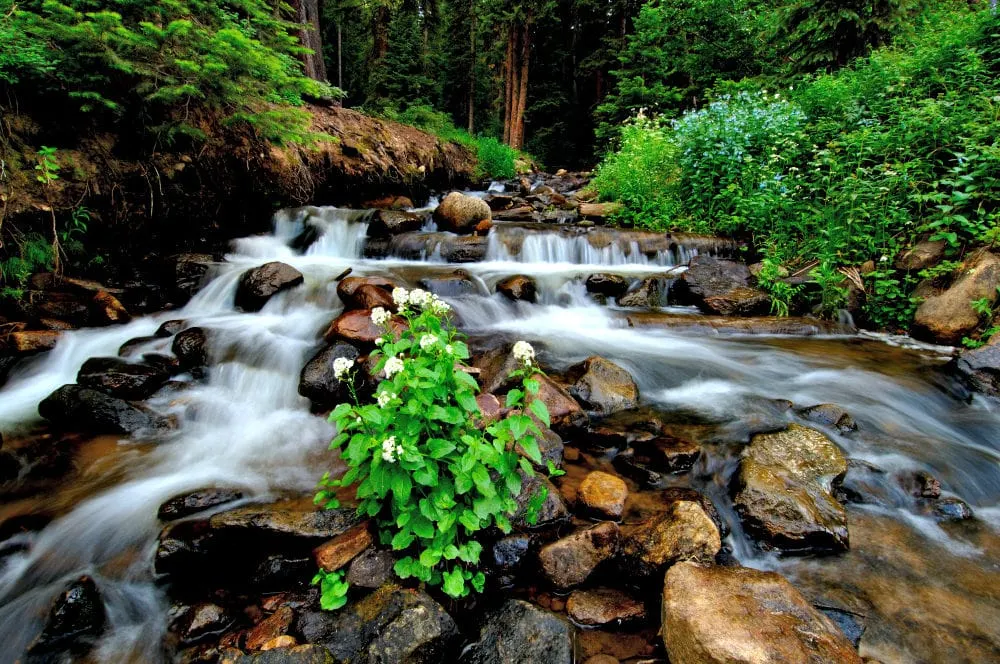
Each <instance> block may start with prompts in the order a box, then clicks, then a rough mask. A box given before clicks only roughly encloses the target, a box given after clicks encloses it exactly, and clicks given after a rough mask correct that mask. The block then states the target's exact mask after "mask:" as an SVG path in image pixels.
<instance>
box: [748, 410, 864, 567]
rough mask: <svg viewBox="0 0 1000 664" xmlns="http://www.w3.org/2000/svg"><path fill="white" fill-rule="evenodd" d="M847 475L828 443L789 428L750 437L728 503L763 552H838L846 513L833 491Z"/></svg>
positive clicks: (834, 448) (843, 462)
mask: <svg viewBox="0 0 1000 664" xmlns="http://www.w3.org/2000/svg"><path fill="white" fill-rule="evenodd" d="M846 472H847V459H846V458H845V457H844V455H843V453H842V452H841V451H840V450H839V449H838V448H837V446H836V445H834V444H833V442H831V441H830V439H828V438H827V437H826V436H824V435H823V434H822V433H820V432H819V431H816V430H814V429H808V428H806V427H803V426H799V425H797V424H793V425H791V426H789V427H788V429H786V430H784V431H779V432H777V433H766V434H758V435H756V436H754V437H753V440H752V441H751V443H750V445H749V446H748V447H747V448H746V449H745V450H744V451H743V454H742V456H741V459H740V468H739V471H738V472H737V474H736V477H735V490H736V493H735V497H734V499H733V503H734V506H735V508H736V511H737V513H738V514H739V515H740V517H741V519H742V520H743V525H744V527H745V528H746V530H747V532H748V533H749V534H750V535H751V536H753V537H755V538H757V539H758V540H759V541H760V542H761V543H762V544H763V545H764V546H766V547H770V548H775V549H779V550H781V551H784V552H786V553H797V554H803V553H831V552H837V551H843V550H846V549H847V547H848V532H847V511H846V510H845V509H844V506H843V505H841V504H840V503H839V502H838V501H837V500H836V498H834V497H833V489H834V486H835V485H837V484H839V483H840V481H841V480H842V479H843V477H844V475H845V473H846Z"/></svg>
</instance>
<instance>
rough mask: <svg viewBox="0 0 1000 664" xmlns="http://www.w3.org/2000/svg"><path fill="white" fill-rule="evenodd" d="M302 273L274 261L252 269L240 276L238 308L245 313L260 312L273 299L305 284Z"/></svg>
mask: <svg viewBox="0 0 1000 664" xmlns="http://www.w3.org/2000/svg"><path fill="white" fill-rule="evenodd" d="M303 280H304V278H303V276H302V273H301V272H299V271H298V270H296V269H295V268H294V267H292V266H291V265H288V264H287V263H281V262H278V261H273V262H271V263H264V264H263V265H261V266H259V267H255V268H251V269H249V270H247V271H246V272H244V273H243V274H242V275H241V276H240V281H239V284H238V285H237V287H236V306H237V307H239V308H240V309H243V310H244V311H260V310H261V309H262V308H263V307H264V305H265V304H267V301H268V300H269V299H271V297H272V296H273V295H275V294H277V293H280V292H281V291H284V290H288V289H289V288H294V287H295V286H298V285H299V284H301V283H302V282H303Z"/></svg>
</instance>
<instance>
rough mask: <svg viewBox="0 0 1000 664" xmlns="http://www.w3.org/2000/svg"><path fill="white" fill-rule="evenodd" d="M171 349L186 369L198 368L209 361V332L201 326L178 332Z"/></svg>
mask: <svg viewBox="0 0 1000 664" xmlns="http://www.w3.org/2000/svg"><path fill="white" fill-rule="evenodd" d="M170 350H171V351H172V352H173V354H174V355H176V356H177V361H178V362H180V364H181V366H182V367H184V368H185V369H197V368H198V367H203V366H205V365H206V364H207V363H208V333H207V332H206V331H205V330H203V329H202V328H200V327H189V328H187V329H186V330H182V331H181V332H178V333H177V335H176V336H175V337H174V343H173V344H172V345H171V347H170Z"/></svg>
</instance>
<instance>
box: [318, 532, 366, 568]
mask: <svg viewBox="0 0 1000 664" xmlns="http://www.w3.org/2000/svg"><path fill="white" fill-rule="evenodd" d="M371 545H372V535H371V531H370V530H369V528H368V522H367V521H365V522H364V523H359V524H358V525H356V526H354V527H353V528H351V529H350V530H348V531H347V532H346V533H343V534H342V535H337V536H336V537H334V538H333V539H332V540H330V541H329V542H325V543H323V544H321V545H319V546H318V547H316V548H315V549H314V550H313V558H314V559H315V560H316V565H317V566H318V567H319V568H320V569H322V570H326V571H327V572H335V571H336V570H338V569H340V568H341V567H343V566H344V565H346V564H347V563H349V562H351V560H353V559H354V557H355V556H357V555H358V554H359V553H361V552H362V551H364V550H365V549H367V548H368V547H370V546H371Z"/></svg>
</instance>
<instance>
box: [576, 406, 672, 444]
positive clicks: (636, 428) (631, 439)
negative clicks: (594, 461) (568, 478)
mask: <svg viewBox="0 0 1000 664" xmlns="http://www.w3.org/2000/svg"><path fill="white" fill-rule="evenodd" d="M662 433H663V421H662V420H661V419H660V415H659V414H658V413H657V412H656V411H654V410H652V409H651V408H648V407H642V408H630V409H627V410H620V411H617V412H615V413H612V414H611V415H609V416H607V417H605V418H602V419H601V420H599V421H597V422H593V423H591V425H590V426H589V427H588V429H587V432H586V434H585V437H584V440H585V441H586V443H587V445H588V446H590V447H593V448H595V449H597V450H601V451H605V450H610V449H621V448H624V447H628V446H629V445H634V444H635V443H638V442H645V441H650V440H653V439H654V438H656V437H657V436H659V435H662Z"/></svg>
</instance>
